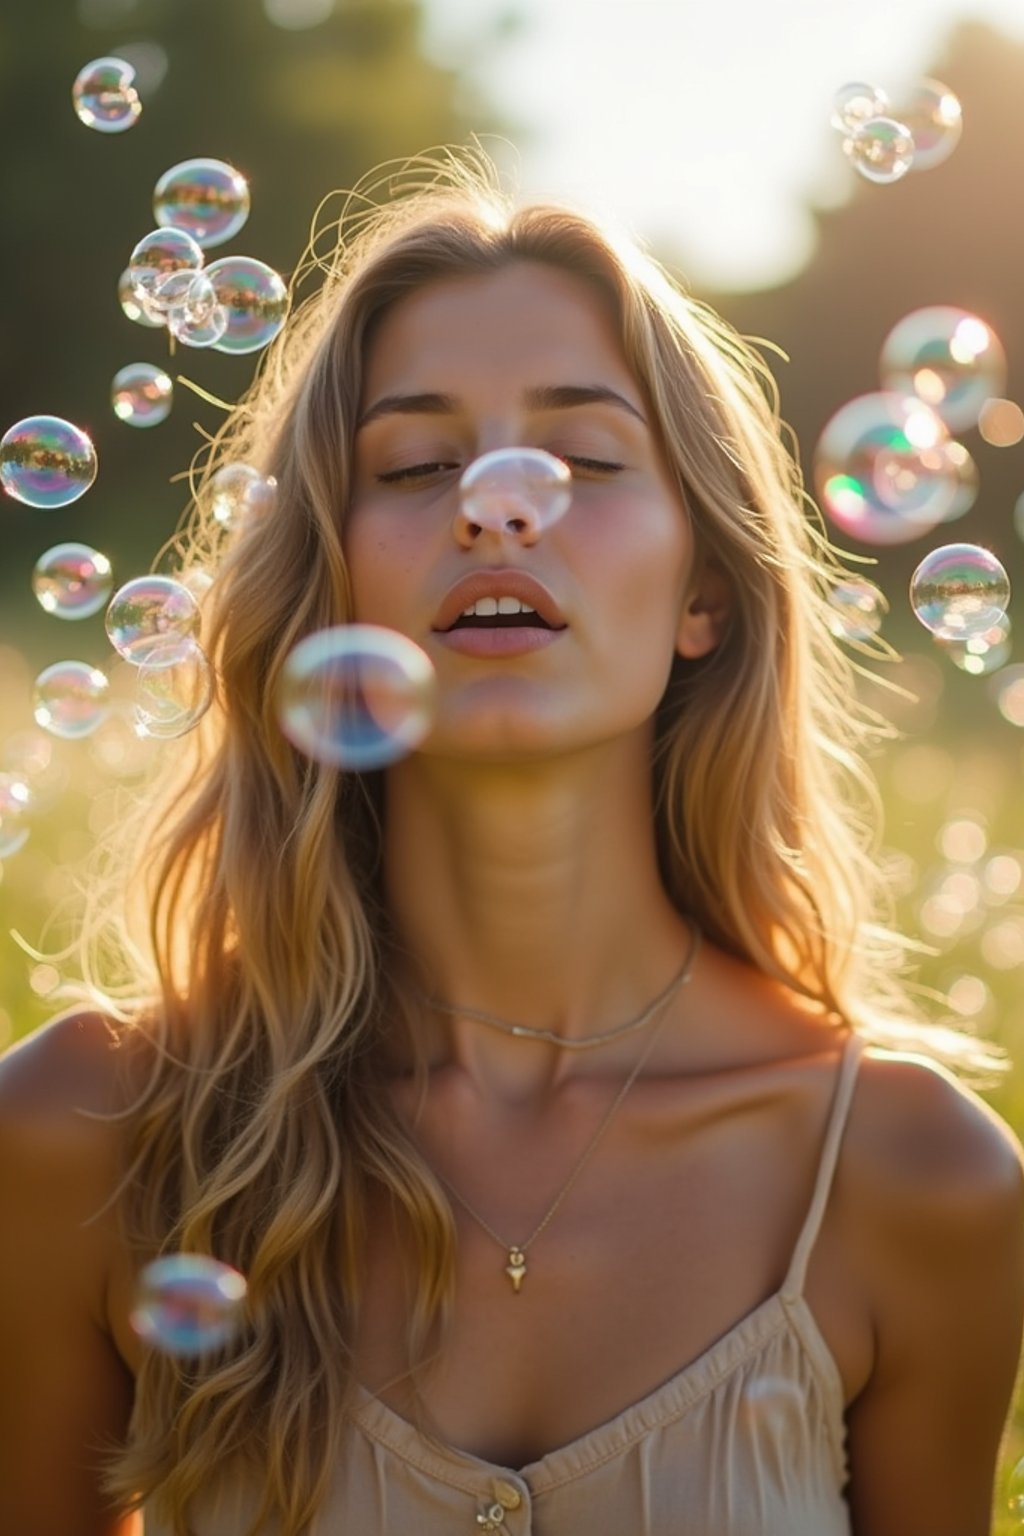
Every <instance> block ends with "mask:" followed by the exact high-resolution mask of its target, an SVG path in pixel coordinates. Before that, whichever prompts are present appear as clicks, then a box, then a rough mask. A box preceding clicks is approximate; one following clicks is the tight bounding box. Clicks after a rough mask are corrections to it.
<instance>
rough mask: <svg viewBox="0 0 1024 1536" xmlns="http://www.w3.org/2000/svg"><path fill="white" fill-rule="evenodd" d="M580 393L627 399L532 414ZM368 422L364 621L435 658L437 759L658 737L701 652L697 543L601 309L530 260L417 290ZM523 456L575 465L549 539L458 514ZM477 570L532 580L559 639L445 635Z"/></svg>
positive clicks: (378, 381)
mask: <svg viewBox="0 0 1024 1536" xmlns="http://www.w3.org/2000/svg"><path fill="white" fill-rule="evenodd" d="M566 385H572V386H594V385H597V386H601V387H603V388H604V389H607V390H610V391H614V392H615V394H616V395H617V396H619V397H620V399H621V402H622V403H617V402H616V401H614V400H603V401H593V402H587V403H583V404H573V405H570V406H567V407H566V406H557V407H553V406H552V405H551V404H550V403H548V404H545V405H542V406H538V404H537V402H536V401H535V400H534V401H531V399H530V395H531V392H536V391H537V390H539V389H540V388H542V387H547V388H550V387H551V386H566ZM427 394H429V395H444V396H446V397H449V398H448V399H447V401H445V402H438V401H434V402H433V403H430V402H426V403H425V404H426V406H427V407H428V408H420V409H416V410H413V409H409V408H401V409H388V410H387V411H386V412H384V413H381V414H379V415H377V416H376V417H375V418H374V419H373V420H369V421H366V422H365V423H363V418H365V417H366V416H367V415H368V414H372V413H373V408H374V407H375V406H377V405H378V404H379V403H380V402H382V401H383V400H385V398H386V397H394V396H415V395H427ZM423 404H424V403H422V402H421V406H422V405H423ZM360 423H361V425H360V426H359V428H358V430H357V433H356V438H355V461H354V479H353V494H352V499H351V504H350V507H349V510H348V514H347V517H346V522H345V533H344V542H345V551H346V556H347V559H348V562H349V567H350V571H351V578H352V590H353V599H354V609H355V611H354V618H355V620H356V621H358V622H360V623H372V624H381V625H385V626H386V627H388V628H390V629H395V630H398V631H400V632H401V633H402V634H404V635H408V636H409V637H410V638H411V639H413V640H414V641H416V643H417V644H418V645H420V646H422V648H423V649H424V650H425V651H426V653H427V655H428V656H429V657H430V659H431V661H432V662H433V664H434V667H435V669H436V672H437V679H438V713H437V720H436V725H435V728H434V730H433V732H432V734H431V735H430V736H429V737H428V739H427V741H426V742H425V744H424V746H423V747H422V748H421V750H422V751H424V752H428V753H443V754H445V755H460V756H461V755H470V756H484V757H487V758H490V759H501V758H505V757H508V758H516V757H521V756H523V755H537V754H542V755H543V754H550V753H556V752H562V751H572V750H577V749H581V748H585V747H588V746H593V745H596V744H597V743H599V742H601V741H607V740H609V739H610V738H612V737H616V736H622V735H624V734H627V733H630V732H634V731H636V730H638V729H639V728H644V729H645V730H646V729H647V728H648V722H649V721H650V719H651V717H652V715H653V713H654V711H655V709H656V707H657V704H658V701H659V699H660V698H661V695H662V693H663V691H664V688H665V684H666V682H667V679H668V673H669V668H670V666H671V662H672V658H673V655H674V654H675V652H676V650H677V649H679V650H680V651H682V652H683V653H684V654H701V650H700V649H699V648H698V649H696V650H694V649H693V647H694V646H698V647H699V645H700V641H699V640H698V639H697V638H696V637H695V635H691V633H690V629H691V628H692V626H693V625H694V624H697V627H698V629H699V627H700V623H699V620H695V619H693V618H692V617H691V616H689V608H690V607H691V606H692V604H690V602H689V598H690V596H691V595H692V594H690V593H689V590H688V589H689V578H690V574H691V567H692V557H693V540H692V536H691V530H690V525H689V519H688V517H687V514H686V509H685V507H684V506H683V503H682V500H681V497H680V495H679V493H678V492H677V491H676V489H675V488H674V486H673V485H672V484H671V482H670V479H669V475H668V473H667V470H666V467H665V465H664V462H663V460H662V458H661V455H660V453H659V449H658V445H657V442H656V438H655V433H654V431H653V424H652V422H651V418H650V412H649V409H648V407H647V405H646V404H645V402H644V400H643V398H642V396H641V392H640V390H639V388H638V386H637V384H636V381H635V380H634V379H633V377H632V376H631V374H630V371H629V369H628V367H627V366H626V363H625V361H624V359H623V356H622V352H621V348H620V345H619V342H618V339H617V336H616V334H615V327H614V324H613V322H612V319H611V317H610V315H609V313H608V312H607V310H606V308H605V306H604V303H603V301H602V299H601V297H600V296H599V295H598V294H597V293H596V292H594V290H592V289H591V288H590V287H589V286H588V285H587V284H586V283H585V282H583V281H582V280H578V279H576V278H574V277H573V276H572V275H571V274H569V273H564V272H562V271H560V270H557V269H555V268H551V267H547V266H545V265H543V264H540V263H537V262H530V261H520V262H517V263H516V264H514V265H511V266H509V267H506V268H504V269H503V270H502V271H500V272H498V273H496V274H493V275H486V276H473V277H468V278H461V277H460V278H453V279H444V280H441V281H438V282H436V283H432V284H430V285H428V286H426V287H424V288H422V289H419V290H417V291H415V292H413V293H412V294H410V295H409V297H408V298H405V299H402V300H401V301H399V302H398V303H397V304H396V305H394V306H393V307H392V308H391V309H390V310H389V311H388V312H387V313H386V314H385V315H384V316H383V317H382V319H381V321H380V323H379V326H378V328H377V331H376V334H375V336H374V339H373V342H372V344H371V346H370V348H369V353H368V356H367V358H366V367H365V382H364V390H363V398H362V401H361V407H360ZM514 446H518V447H533V448H543V449H546V450H547V451H548V452H549V453H551V454H554V455H556V456H557V457H559V458H563V459H566V460H568V461H569V462H570V468H571V469H572V471H573V496H572V504H571V505H570V507H569V510H568V511H567V512H566V513H565V514H564V516H563V517H562V518H561V519H560V520H559V521H557V522H556V523H554V524H553V525H552V526H550V527H549V528H548V529H546V530H543V531H540V532H538V531H536V529H534V528H532V527H527V528H524V527H522V526H521V525H520V524H519V523H518V522H516V523H513V524H512V525H510V526H509V527H507V528H505V529H504V530H501V531H499V530H497V529H491V528H487V527H481V526H479V525H477V524H475V523H473V522H472V521H471V519H469V518H467V517H466V515H465V514H464V513H463V511H462V510H461V508H460V502H459V494H458V487H459V478H460V476H461V475H462V473H463V471H464V470H465V469H466V467H467V466H468V465H469V464H471V463H472V462H473V460H474V459H476V458H477V457H479V455H480V454H482V453H486V452H488V451H490V450H492V449H496V448H505V447H514ZM576 458H580V459H584V460H588V461H599V462H600V463H601V464H604V465H609V466H617V467H610V468H602V469H598V468H595V467H593V463H590V464H588V465H578V464H575V463H573V462H572V461H573V460H574V459H576ZM417 466H420V467H421V468H420V471H419V473H418V474H417V475H415V476H405V477H403V478H391V479H386V478H384V477H387V476H392V477H394V476H395V475H396V472H399V471H401V470H403V469H412V468H415V467H417ZM424 466H425V468H424ZM481 573H482V574H483V575H484V577H485V585H486V584H487V579H488V578H490V579H493V583H494V592H495V595H496V596H498V595H500V594H501V588H502V577H503V576H504V577H505V578H506V579H508V580H510V581H511V582H512V583H513V584H514V582H515V578H516V577H517V576H520V575H522V574H524V573H525V575H527V576H529V577H533V578H535V579H536V580H537V581H539V582H540V583H541V584H542V585H543V587H544V588H545V589H546V591H547V593H548V594H549V595H550V598H551V599H552V600H553V602H554V605H555V611H553V612H551V613H550V614H549V616H550V617H552V618H553V619H555V620H556V621H557V624H558V625H559V626H560V627H557V628H555V629H552V630H550V631H544V632H543V633H542V634H538V633H537V631H536V630H533V629H529V630H526V631H524V630H521V629H520V630H517V631H516V635H517V639H516V640H514V641H510V640H509V631H507V630H506V631H505V632H504V634H503V636H502V637H501V638H500V639H498V640H497V641H496V642H495V643H496V645H497V646H504V645H509V644H510V645H511V647H512V649H504V650H502V649H497V650H493V651H492V650H489V649H487V647H488V646H489V644H490V643H491V642H489V641H487V640H486V639H481V638H479V636H480V635H481V633H482V632H481V631H479V630H476V631H475V634H476V636H477V637H478V638H475V639H473V640H472V641H469V642H467V641H466V639H465V635H466V633H467V632H466V631H465V630H461V631H459V630H456V631H454V632H448V630H447V625H448V622H449V620H450V619H451V618H452V617H454V615H453V614H452V613H451V608H452V602H453V599H452V597H451V596H450V594H451V592H452V588H453V587H454V586H455V584H456V583H457V582H459V581H461V580H462V579H463V578H465V577H467V576H468V575H474V576H475V575H478V574H481ZM512 595H515V594H514V593H513V594H512ZM455 601H456V603H458V601H459V596H458V594H456V597H455ZM524 601H526V599H524ZM530 606H536V605H535V604H532V603H531V604H530ZM446 608H447V610H448V611H447V612H446ZM688 626H689V627H688ZM491 633H492V635H493V631H492V632H491ZM460 635H461V638H458V637H459V636H460ZM531 637H532V639H531ZM533 641H537V642H538V643H536V644H534V643H533ZM467 643H468V645H469V647H470V649H469V650H468V651H467V649H465V646H466V645H467ZM688 647H689V648H688ZM705 648H706V647H705Z"/></svg>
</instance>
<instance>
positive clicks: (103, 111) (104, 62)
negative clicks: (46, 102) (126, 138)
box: [71, 58, 142, 133]
mask: <svg viewBox="0 0 1024 1536" xmlns="http://www.w3.org/2000/svg"><path fill="white" fill-rule="evenodd" d="M134 81H135V70H134V69H133V68H132V66H131V65H130V64H129V63H128V61H127V59H115V58H103V59H93V60H92V61H91V63H89V64H86V65H85V66H84V68H82V69H80V70H79V71H78V74H77V75H76V76H75V83H74V85H73V86H72V87H71V100H72V102H73V104H74V108H75V112H76V113H77V114H78V118H79V121H80V122H83V123H84V124H85V126H86V127H87V128H95V129H96V130H97V131H98V132H99V133H124V131H125V129H126V128H131V127H132V126H133V124H135V123H137V122H138V120H139V114H140V113H141V111H142V102H141V101H140V100H139V93H138V91H136V89H135V85H134Z"/></svg>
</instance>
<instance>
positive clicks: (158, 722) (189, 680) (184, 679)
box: [135, 639, 213, 741]
mask: <svg viewBox="0 0 1024 1536" xmlns="http://www.w3.org/2000/svg"><path fill="white" fill-rule="evenodd" d="M212 702H213V668H212V667H211V666H210V663H209V660H208V658H207V656H206V653H205V651H204V650H203V648H202V646H201V645H199V644H198V642H197V641H195V640H190V639H181V640H167V641H164V642H163V643H162V644H160V645H159V646H157V647H155V648H154V650H152V651H151V652H150V654H149V655H148V656H147V658H146V659H145V660H144V661H142V662H140V664H139V668H138V673H137V678H136V687H135V728H136V730H137V731H138V733H139V735H140V736H157V737H159V738H160V739H161V740H162V741H166V740H170V739H172V738H174V737H177V736H184V735H185V734H186V733H187V732H188V731H191V730H192V728H193V727H194V726H196V725H198V724H199V721H200V720H201V719H202V717H203V716H204V715H205V713H206V711H207V710H208V709H209V707H210V705H211V703H212Z"/></svg>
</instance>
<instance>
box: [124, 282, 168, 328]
mask: <svg viewBox="0 0 1024 1536" xmlns="http://www.w3.org/2000/svg"><path fill="white" fill-rule="evenodd" d="M117 297H118V300H119V301H120V305H121V308H122V309H123V310H124V313H125V314H126V315H127V316H128V319H129V320H132V321H134V323H135V324H136V325H144V326H146V327H147V328H148V329H149V330H159V329H160V327H161V326H162V325H163V323H164V318H163V316H162V315H158V314H155V313H154V312H153V311H152V310H151V309H150V307H149V305H148V304H144V303H143V301H142V300H141V299H140V298H139V297H138V296H137V294H136V293H135V290H134V288H133V287H132V274H131V269H130V268H129V267H125V269H124V271H123V272H122V273H121V276H120V278H119V279H118V283H117Z"/></svg>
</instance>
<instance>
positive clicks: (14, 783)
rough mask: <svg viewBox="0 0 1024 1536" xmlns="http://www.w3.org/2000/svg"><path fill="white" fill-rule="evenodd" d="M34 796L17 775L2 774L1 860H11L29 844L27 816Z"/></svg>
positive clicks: (0, 802)
mask: <svg viewBox="0 0 1024 1536" xmlns="http://www.w3.org/2000/svg"><path fill="white" fill-rule="evenodd" d="M31 800H32V794H31V791H30V789H29V787H28V784H27V783H26V781H25V780H24V779H23V778H21V777H20V775H18V774H16V773H0V859H9V858H11V856H12V855H13V854H15V853H17V852H18V850H19V849H21V848H24V846H25V844H26V843H27V842H28V833H29V829H28V825H27V816H28V810H29V806H30V804H31Z"/></svg>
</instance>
